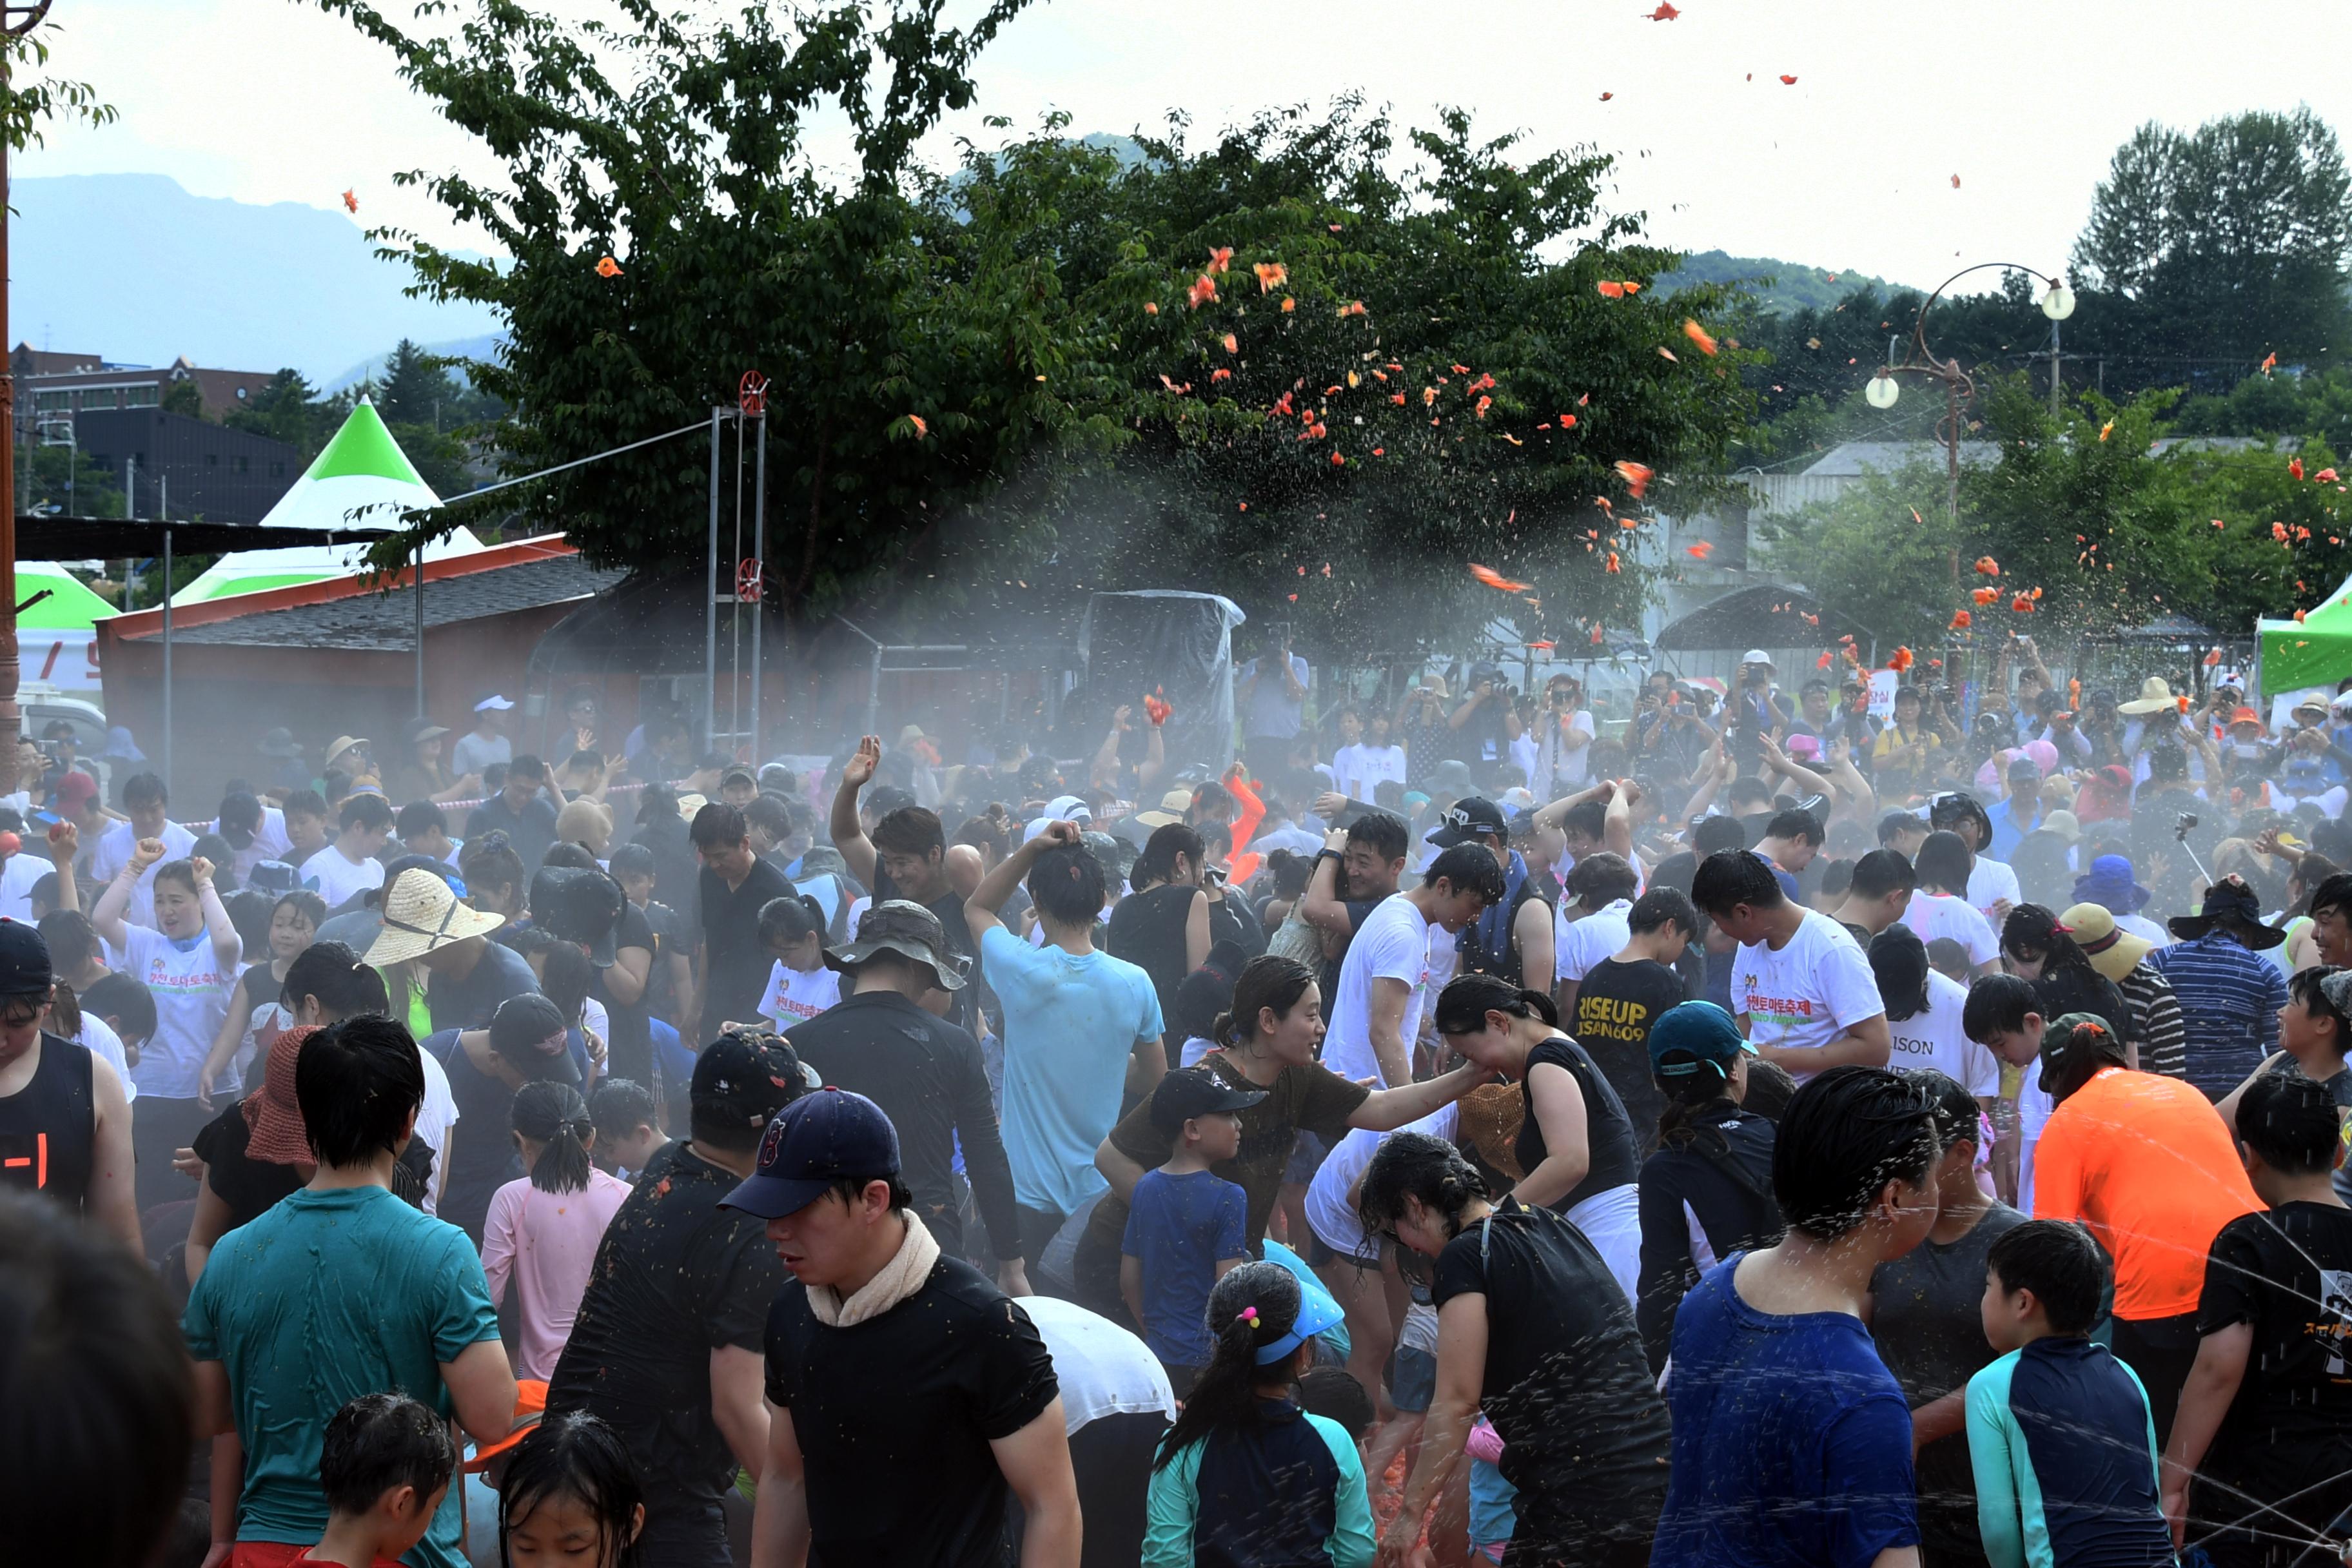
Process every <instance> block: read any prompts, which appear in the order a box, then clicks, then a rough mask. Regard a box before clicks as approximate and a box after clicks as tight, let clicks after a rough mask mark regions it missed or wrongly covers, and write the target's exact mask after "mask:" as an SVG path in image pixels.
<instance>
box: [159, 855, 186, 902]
mask: <svg viewBox="0 0 2352 1568" xmlns="http://www.w3.org/2000/svg"><path fill="white" fill-rule="evenodd" d="M166 882H177V883H179V884H180V886H182V887H184V888H185V889H188V893H189V896H190V897H194V896H195V892H196V863H195V862H194V861H193V860H166V861H164V862H163V864H162V865H161V866H158V867H156V868H155V881H154V885H155V886H156V887H159V888H160V887H162V886H163V884H164V883H166Z"/></svg>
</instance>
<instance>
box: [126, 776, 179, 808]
mask: <svg viewBox="0 0 2352 1568" xmlns="http://www.w3.org/2000/svg"><path fill="white" fill-rule="evenodd" d="M171 804H172V796H171V794H170V792H169V791H167V790H165V789H164V788H163V780H162V779H160V778H158V777H156V776H155V775H154V774H153V773H132V774H131V776H130V777H129V778H127V779H124V780H123V781H122V806H123V809H124V810H126V811H138V810H141V809H142V808H143V807H146V806H151V805H171Z"/></svg>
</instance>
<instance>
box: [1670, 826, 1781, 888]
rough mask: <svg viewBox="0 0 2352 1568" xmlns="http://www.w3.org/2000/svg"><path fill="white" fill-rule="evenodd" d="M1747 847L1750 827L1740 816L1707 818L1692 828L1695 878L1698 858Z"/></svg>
mask: <svg viewBox="0 0 2352 1568" xmlns="http://www.w3.org/2000/svg"><path fill="white" fill-rule="evenodd" d="M1747 847H1748V828H1747V826H1746V825H1745V824H1743V823H1742V822H1741V821H1740V820H1739V818H1738V817H1736V816H1710V817H1707V818H1706V819H1705V820H1703V821H1701V822H1700V823H1699V825H1698V826H1696V827H1695V828H1693V829H1691V851H1692V854H1693V856H1694V858H1695V859H1694V865H1693V868H1692V876H1693V879H1694V880H1696V875H1697V868H1696V860H1704V859H1705V858H1707V857H1708V856H1710V855H1717V854H1720V853H1722V852H1723V851H1725V850H1727V849H1746V848H1747ZM1773 886H1774V887H1778V886H1780V883H1779V882H1778V881H1777V880H1776V881H1775V882H1774V883H1773Z"/></svg>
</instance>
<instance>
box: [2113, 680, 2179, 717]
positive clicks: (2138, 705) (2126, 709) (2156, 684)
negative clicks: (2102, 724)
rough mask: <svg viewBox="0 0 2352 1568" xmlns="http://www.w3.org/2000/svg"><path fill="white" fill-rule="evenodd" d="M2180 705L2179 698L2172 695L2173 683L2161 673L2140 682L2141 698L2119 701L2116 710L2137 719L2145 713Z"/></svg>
mask: <svg viewBox="0 0 2352 1568" xmlns="http://www.w3.org/2000/svg"><path fill="white" fill-rule="evenodd" d="M2177 707H2179V701H2178V700H2176V699H2175V698H2174V697H2173V695H2172V686H2171V683H2170V682H2169V681H2167V680H2166V679H2164V678H2163V677H2162V676H2160V675H2151V676H2149V677H2148V678H2147V679H2146V680H2143V681H2141V682H2140V683H2139V700H2137V701H2136V702H2118V703H2116V712H2118V713H2128V714H2130V715H2131V716H2132V717H2133V718H2135V719H2137V718H2139V717H2140V716H2142V715H2143V714H2147V713H2154V712H2157V711H2158V710H2161V709H2166V708H2177Z"/></svg>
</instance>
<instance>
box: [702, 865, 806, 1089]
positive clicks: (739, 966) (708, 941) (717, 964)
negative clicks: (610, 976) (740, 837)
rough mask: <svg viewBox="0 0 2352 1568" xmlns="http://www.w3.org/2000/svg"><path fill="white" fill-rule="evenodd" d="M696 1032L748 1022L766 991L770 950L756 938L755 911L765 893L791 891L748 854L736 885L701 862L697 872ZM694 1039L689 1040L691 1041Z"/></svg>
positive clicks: (707, 1033) (714, 1033) (709, 1033)
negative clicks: (699, 958)
mask: <svg viewBox="0 0 2352 1568" xmlns="http://www.w3.org/2000/svg"><path fill="white" fill-rule="evenodd" d="M700 896H701V900H702V942H703V965H704V970H703V977H702V996H703V1002H702V1035H703V1037H704V1038H705V1039H713V1040H715V1039H717V1038H718V1037H719V1025H721V1024H727V1023H734V1024H752V1023H757V1022H758V1021H759V1018H760V998H761V997H762V996H764V995H766V994H767V992H768V972H769V971H770V970H771V969H772V968H774V967H775V963H776V960H775V955H774V954H772V953H771V952H769V951H768V950H767V949H766V948H765V947H764V946H762V945H761V942H760V911H761V910H764V909H766V908H767V907H768V900H771V899H786V898H791V897H793V885H792V884H791V883H790V882H788V881H786V880H785V879H784V874H783V873H782V871H779V870H777V869H776V868H774V867H773V866H772V865H770V864H769V863H768V862H767V861H765V860H761V859H757V858H754V859H753V860H752V862H751V873H750V875H748V876H746V877H745V878H744V879H743V882H742V885H741V886H740V887H737V888H733V889H730V888H729V887H728V886H727V879H726V878H724V877H722V876H720V875H719V873H718V872H716V871H713V870H711V869H710V868H708V867H705V868H703V872H702V889H701V895H700ZM696 1043H697V1042H693V1041H689V1042H688V1045H689V1046H692V1045H694V1044H696Z"/></svg>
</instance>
